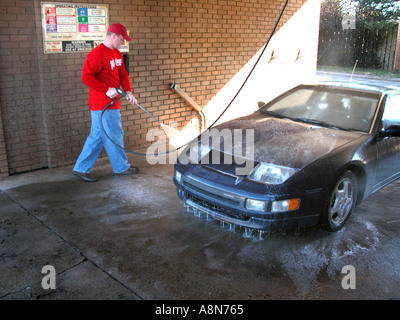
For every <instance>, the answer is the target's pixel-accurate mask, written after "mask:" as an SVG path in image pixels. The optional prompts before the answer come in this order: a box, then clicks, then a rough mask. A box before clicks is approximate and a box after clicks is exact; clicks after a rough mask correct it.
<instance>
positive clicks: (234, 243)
mask: <svg viewBox="0 0 400 320" xmlns="http://www.w3.org/2000/svg"><path fill="white" fill-rule="evenodd" d="M130 159H131V160H132V161H131V162H132V163H136V164H139V165H140V166H141V168H142V173H140V174H139V175H137V176H115V175H113V174H112V171H111V167H110V165H109V162H108V159H107V158H104V159H99V160H98V161H97V163H96V165H95V167H94V169H93V170H92V172H93V173H94V174H95V175H97V176H98V177H99V178H100V181H99V182H96V183H87V182H84V181H81V180H79V179H78V178H76V177H74V176H72V174H71V172H72V166H70V167H65V168H56V169H47V170H39V171H35V172H30V173H25V174H20V175H15V176H12V177H8V178H5V179H2V180H0V299H3V300H4V299H50V300H55V299H121V300H122V299H134V300H135V299H146V300H147V299H179V300H180V299H189V300H191V299H257V300H258V299H400V262H399V261H400V251H399V247H400V215H399V212H400V201H399V198H398V195H399V194H400V181H396V182H394V183H392V184H391V185H389V186H387V187H386V188H384V189H383V190H381V191H379V192H378V193H376V194H375V195H373V196H372V197H371V198H370V199H368V200H367V201H365V202H364V203H362V204H361V205H359V206H358V207H357V208H356V211H355V213H354V215H353V216H352V218H351V220H350V221H349V222H348V224H347V226H346V227H345V228H344V229H343V230H342V231H340V232H338V233H327V232H323V231H321V230H319V229H317V228H313V229H311V230H303V231H302V232H301V233H300V234H298V233H294V232H287V233H286V234H283V233H277V234H272V235H265V234H264V235H262V237H261V239H260V238H259V235H258V234H255V235H249V234H247V233H246V232H245V230H242V229H238V228H235V229H234V230H232V229H231V228H229V226H227V225H222V224H221V223H220V222H217V221H215V220H206V218H204V217H197V216H196V215H193V214H191V213H187V212H186V211H185V210H184V209H183V206H182V203H181V202H180V200H179V199H178V197H177V195H176V191H175V186H174V184H173V182H172V173H173V166H172V165H149V164H148V163H147V162H146V159H145V158H143V157H131V156H130ZM45 265H51V266H53V267H54V268H55V271H56V276H55V285H56V287H55V289H43V287H42V280H43V278H44V277H45V276H48V274H47V273H42V268H43V267H44V266H45ZM346 265H352V266H353V267H354V268H355V272H356V278H355V280H356V282H355V284H356V288H355V289H347V290H345V289H343V288H342V280H343V279H344V278H345V276H346V274H344V273H343V274H342V268H343V267H344V266H346ZM47 283H50V282H47ZM347 283H348V282H347Z"/></svg>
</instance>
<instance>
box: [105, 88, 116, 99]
mask: <svg viewBox="0 0 400 320" xmlns="http://www.w3.org/2000/svg"><path fill="white" fill-rule="evenodd" d="M106 95H107V97H109V98H110V99H114V98H115V97H116V96H117V95H118V92H117V90H115V88H108V91H107V92H106Z"/></svg>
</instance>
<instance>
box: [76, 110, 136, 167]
mask: <svg viewBox="0 0 400 320" xmlns="http://www.w3.org/2000/svg"><path fill="white" fill-rule="evenodd" d="M101 112H102V111H91V117H92V126H91V128H90V134H89V136H88V137H87V139H86V142H85V144H84V146H83V149H82V151H81V154H80V155H79V157H78V160H77V161H76V164H75V167H74V171H78V172H83V173H89V172H90V169H91V168H92V167H93V166H94V163H95V162H96V160H97V158H98V157H99V154H100V151H101V149H102V147H103V146H104V149H105V150H106V152H107V155H108V159H109V160H110V163H111V166H112V168H113V171H114V173H121V172H123V171H125V170H126V169H128V168H129V167H130V165H129V163H128V158H127V157H126V154H125V151H124V150H123V149H121V148H118V147H117V146H116V145H115V144H114V143H112V142H111V141H110V140H109V139H108V138H107V136H106V135H105V133H104V131H103V129H102V128H101ZM103 126H104V130H105V131H106V132H107V135H108V136H109V137H110V138H111V139H112V140H113V141H114V142H115V143H116V144H118V145H119V146H121V147H124V131H123V130H122V124H121V113H120V111H119V109H108V110H106V111H105V112H104V114H103Z"/></svg>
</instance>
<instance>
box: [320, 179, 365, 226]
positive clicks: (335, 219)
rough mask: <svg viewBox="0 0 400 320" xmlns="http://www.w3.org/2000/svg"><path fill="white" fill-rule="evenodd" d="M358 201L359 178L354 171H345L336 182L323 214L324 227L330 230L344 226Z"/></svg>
mask: <svg viewBox="0 0 400 320" xmlns="http://www.w3.org/2000/svg"><path fill="white" fill-rule="evenodd" d="M356 201H357V179H356V177H355V175H354V173H353V172H351V171H346V172H344V173H343V174H342V175H341V176H340V178H339V179H338V180H337V182H336V183H335V184H334V186H333V188H332V189H331V192H330V194H329V198H328V201H327V205H326V207H325V210H324V212H323V216H322V227H323V228H324V229H326V230H328V231H339V230H340V229H342V228H343V226H344V225H345V223H346V221H347V220H348V219H349V217H350V215H351V213H352V212H353V210H354V207H355V204H356Z"/></svg>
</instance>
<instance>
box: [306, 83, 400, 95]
mask: <svg viewBox="0 0 400 320" xmlns="http://www.w3.org/2000/svg"><path fill="white" fill-rule="evenodd" d="M304 85H314V86H329V87H338V88H344V89H351V90H361V91H368V92H374V93H379V94H393V93H400V84H399V85H396V84H387V85H384V84H382V83H368V84H365V83H362V82H360V81H319V82H316V83H305V84H304Z"/></svg>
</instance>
